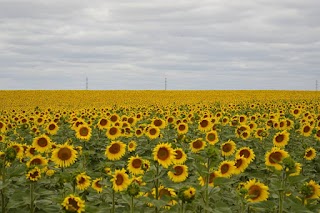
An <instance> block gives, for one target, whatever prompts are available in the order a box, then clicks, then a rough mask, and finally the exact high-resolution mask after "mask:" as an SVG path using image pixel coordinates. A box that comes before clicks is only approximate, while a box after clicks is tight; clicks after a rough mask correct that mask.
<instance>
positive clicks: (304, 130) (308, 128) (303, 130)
mask: <svg viewBox="0 0 320 213" xmlns="http://www.w3.org/2000/svg"><path fill="white" fill-rule="evenodd" d="M312 129H313V128H312V127H311V126H310V125H309V124H304V125H302V126H301V130H300V132H301V135H303V136H305V137H308V136H310V135H311V133H312Z"/></svg>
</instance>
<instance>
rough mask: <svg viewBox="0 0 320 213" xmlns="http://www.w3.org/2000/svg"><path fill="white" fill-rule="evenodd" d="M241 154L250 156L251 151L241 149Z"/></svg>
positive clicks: (246, 156)
mask: <svg viewBox="0 0 320 213" xmlns="http://www.w3.org/2000/svg"><path fill="white" fill-rule="evenodd" d="M239 154H240V156H244V157H245V158H248V157H250V151H249V150H247V149H243V150H241V151H240V153H239Z"/></svg>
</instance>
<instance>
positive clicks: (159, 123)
mask: <svg viewBox="0 0 320 213" xmlns="http://www.w3.org/2000/svg"><path fill="white" fill-rule="evenodd" d="M151 124H152V125H153V126H155V127H157V128H160V129H163V128H165V127H166V122H165V121H164V120H162V119H161V118H154V119H153V120H152V122H151Z"/></svg>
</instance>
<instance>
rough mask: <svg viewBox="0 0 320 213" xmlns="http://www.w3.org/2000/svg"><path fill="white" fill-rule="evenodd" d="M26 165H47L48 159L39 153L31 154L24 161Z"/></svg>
mask: <svg viewBox="0 0 320 213" xmlns="http://www.w3.org/2000/svg"><path fill="white" fill-rule="evenodd" d="M26 165H27V167H30V166H33V165H36V166H46V165H48V160H47V159H46V158H45V157H43V156H41V155H36V156H33V157H32V158H31V159H30V160H29V161H28V162H27V163H26Z"/></svg>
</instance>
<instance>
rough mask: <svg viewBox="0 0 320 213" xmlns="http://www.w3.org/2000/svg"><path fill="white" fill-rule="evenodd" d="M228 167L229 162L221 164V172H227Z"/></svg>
mask: <svg viewBox="0 0 320 213" xmlns="http://www.w3.org/2000/svg"><path fill="white" fill-rule="evenodd" d="M229 169H230V166H229V164H223V165H222V166H221V169H220V170H221V174H225V173H227V172H228V171H229Z"/></svg>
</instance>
